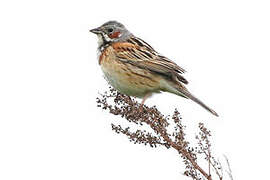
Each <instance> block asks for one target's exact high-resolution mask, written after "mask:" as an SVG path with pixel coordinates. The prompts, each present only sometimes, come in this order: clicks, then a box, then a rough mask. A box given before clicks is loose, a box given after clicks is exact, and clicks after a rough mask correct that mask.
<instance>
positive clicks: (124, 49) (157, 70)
mask: <svg viewBox="0 0 270 180" xmlns="http://www.w3.org/2000/svg"><path fill="white" fill-rule="evenodd" d="M89 31H90V32H92V33H94V34H96V35H97V37H98V64H99V65H100V66H101V69H102V71H103V73H104V77H105V79H106V80H107V81H108V83H109V84H110V85H111V86H112V87H113V88H115V89H116V90H117V91H119V92H120V93H122V94H125V95H128V96H133V97H138V98H142V102H141V105H143V104H144V102H145V100H146V99H147V98H149V97H150V96H151V95H152V94H154V93H160V92H169V93H172V94H175V95H178V96H181V97H183V98H186V99H191V100H192V101H194V102H196V103H197V104H199V105H201V106H202V107H203V108H204V109H206V110H207V111H209V112H210V113H212V114H213V115H215V116H217V117H218V114H217V113H216V112H215V111H214V110H213V109H211V108H209V107H208V106H207V105H205V104H204V103H203V102H202V101H201V100H199V99H198V98H197V97H195V96H194V95H193V94H192V93H190V92H189V90H188V89H187V88H186V87H185V86H186V85H187V84H188V81H187V80H186V79H185V78H184V76H183V74H184V73H185V72H186V71H185V70H184V69H183V68H181V67H180V66H178V65H177V64H176V63H175V62H173V61H172V60H170V59H168V58H167V57H165V56H163V55H161V54H160V53H159V52H157V51H156V50H154V48H153V47H152V46H151V45H149V44H148V43H147V42H145V41H144V40H142V39H141V38H138V37H136V36H135V35H133V34H132V33H131V32H130V31H129V30H128V29H127V28H126V27H125V26H124V25H123V24H122V23H120V22H118V21H108V22H106V23H104V24H102V25H101V26H99V27H97V28H94V29H91V30H89Z"/></svg>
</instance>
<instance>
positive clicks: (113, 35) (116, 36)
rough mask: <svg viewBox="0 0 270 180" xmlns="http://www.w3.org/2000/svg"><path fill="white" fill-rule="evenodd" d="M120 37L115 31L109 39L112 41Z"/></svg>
mask: <svg viewBox="0 0 270 180" xmlns="http://www.w3.org/2000/svg"><path fill="white" fill-rule="evenodd" d="M119 36H120V32H119V31H117V32H114V33H112V34H110V35H109V37H110V38H112V39H114V38H118V37H119Z"/></svg>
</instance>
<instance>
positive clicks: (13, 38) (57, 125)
mask: <svg viewBox="0 0 270 180" xmlns="http://www.w3.org/2000/svg"><path fill="white" fill-rule="evenodd" d="M269 9H270V6H269V4H268V2H267V1H255V0H254V1H248V0H245V1H236V0H227V1H216V0H213V1H208V0H206V1H166V2H158V1H146V0H145V1H140V0H138V1H124V0H122V1H117V0H114V1H101V0H100V1H91V0H85V1H82V0H77V1H75V0H74V1H68V0H65V1H64V0H63V1H60V0H47V1H34V0H32V1H30V0H26V1H15V0H13V1H12V0H10V1H1V3H0V179H1V180H9V179H10V180H11V179H12V180H15V179H16V180H19V179H27V180H37V179H39V180H40V179H44V180H45V179H46V180H47V179H51V180H54V179H55V180H61V179H63V180H68V179H74V180H75V179H80V180H86V179H87V180H89V179H119V180H125V179H130V180H135V179H136V180H137V179H156V180H159V179H160V180H164V179H170V180H177V179H185V177H183V176H182V175H181V173H182V172H183V170H184V169H183V165H182V163H181V160H180V158H179V156H178V154H177V153H176V151H174V150H166V149H164V148H162V147H160V148H157V149H151V148H147V147H144V146H143V145H134V144H132V143H130V142H129V141H128V140H127V139H126V138H125V137H123V136H120V135H116V134H114V133H113V132H112V131H111V129H110V123H111V122H114V123H116V124H117V122H119V121H120V120H119V118H117V117H113V116H110V115H109V114H108V113H107V112H103V111H101V110H100V109H98V108H97V107H96V103H95V101H96V97H97V96H98V92H103V91H104V90H106V87H107V84H106V82H105V80H104V79H103V75H102V72H101V70H100V67H99V65H98V63H97V58H96V48H97V38H96V37H95V35H94V34H90V33H89V32H88V30H89V29H91V28H94V27H97V26H99V25H101V24H103V23H104V22H106V21H108V20H118V21H120V22H122V23H123V24H125V25H126V27H127V28H128V29H129V30H130V31H131V32H132V33H133V34H135V35H137V36H139V37H141V38H142V39H144V40H145V41H147V42H148V43H150V44H151V45H152V46H153V47H154V48H155V49H156V50H157V51H159V52H160V53H162V54H163V55H165V56H167V57H169V58H171V59H172V60H174V61H175V62H177V63H178V64H179V65H180V66H182V67H184V68H185V69H186V70H187V71H188V73H187V74H186V75H185V77H186V78H187V79H188V80H189V81H190V84H189V86H188V87H189V89H190V91H191V92H193V93H194V94H195V95H196V96H198V97H200V99H202V100H203V101H205V102H206V104H208V105H209V106H211V107H212V108H213V109H215V110H216V111H217V112H218V113H219V114H220V117H219V118H215V117H213V116H212V115H211V114H209V113H208V112H207V111H205V110H204V109H202V108H201V107H199V106H198V105H196V104H195V103H192V102H191V101H188V100H185V99H183V98H180V97H177V96H175V95H171V94H167V93H163V94H159V95H156V96H153V97H152V98H151V99H149V100H148V101H147V102H146V104H148V105H154V104H157V105H158V107H159V108H160V109H161V110H162V111H163V112H165V113H167V114H170V113H171V112H172V111H173V110H174V108H176V107H177V108H178V109H179V110H180V111H181V113H182V117H183V119H184V123H185V124H187V125H188V126H189V127H190V130H189V131H188V133H189V134H190V135H191V137H192V136H193V135H195V130H196V126H197V123H198V122H200V121H201V122H204V123H205V124H206V125H207V126H208V127H209V128H210V129H211V130H212V131H213V141H214V147H215V152H216V153H217V154H218V156H219V157H221V158H222V155H223V154H225V155H227V156H228V158H229V160H230V163H231V168H232V171H233V175H234V178H235V179H239V180H241V179H268V178H269V175H268V171H269V160H270V159H269V151H270V148H269V120H270V117H269V90H270V88H269V76H270V73H269V67H270V66H269V60H270V51H269V50H270V35H269V34H270V33H269V32H270V11H269ZM165 102H166V103H165Z"/></svg>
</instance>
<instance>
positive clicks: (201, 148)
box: [97, 88, 231, 180]
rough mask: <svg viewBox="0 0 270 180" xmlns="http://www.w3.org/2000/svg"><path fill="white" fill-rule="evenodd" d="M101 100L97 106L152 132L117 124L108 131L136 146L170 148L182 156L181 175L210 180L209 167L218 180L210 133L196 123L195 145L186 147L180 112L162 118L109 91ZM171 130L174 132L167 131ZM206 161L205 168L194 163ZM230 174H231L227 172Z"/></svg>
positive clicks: (202, 125) (146, 107)
mask: <svg viewBox="0 0 270 180" xmlns="http://www.w3.org/2000/svg"><path fill="white" fill-rule="evenodd" d="M101 96H102V97H101V98H97V104H98V107H101V108H102V109H104V110H108V111H109V112H110V113H111V114H113V115H119V116H121V117H122V118H124V119H126V120H127V121H128V122H130V123H134V124H135V125H136V126H139V127H140V126H144V125H148V126H149V127H150V128H151V129H152V130H153V131H154V133H152V132H147V131H146V130H141V129H137V130H136V131H134V132H132V131H131V129H130V127H127V128H122V126H120V125H114V124H112V130H113V131H115V132H116V133H121V134H124V135H125V136H127V137H128V138H129V139H130V141H132V142H134V143H135V144H136V143H139V144H145V145H150V147H157V146H158V145H160V146H165V147H166V148H170V147H172V148H174V149H175V150H176V151H177V152H178V153H179V154H180V155H181V157H182V159H183V162H184V164H185V168H186V171H185V173H184V174H185V175H186V176H189V177H191V178H193V179H196V180H201V179H207V180H212V179H213V177H212V175H211V168H212V167H213V169H214V170H215V174H216V176H214V177H218V178H219V179H220V180H222V179H223V177H222V176H223V174H222V172H219V171H220V170H221V169H222V167H221V165H220V163H219V162H218V161H216V160H215V158H214V157H213V156H212V153H211V143H210V141H209V137H210V136H211V134H210V131H209V130H208V129H207V128H206V127H205V126H204V124H203V123H199V129H200V132H199V135H197V136H196V139H197V140H198V144H197V145H196V146H195V147H191V146H189V144H190V142H189V141H188V140H187V139H186V137H185V126H184V125H183V124H182V120H181V117H180V113H179V112H178V111H177V110H175V111H174V114H173V116H172V117H171V118H170V119H169V116H165V115H163V114H162V113H161V112H160V111H159V110H158V109H157V108H156V107H155V106H154V107H148V106H146V105H143V104H139V103H138V102H137V101H136V100H134V99H133V98H130V97H129V96H126V95H123V94H120V93H118V92H117V91H115V90H114V89H112V88H111V89H110V91H109V92H106V93H105V94H104V95H102V94H101ZM110 98H113V104H110V103H108V99H110ZM170 127H173V128H174V130H173V132H172V130H170ZM202 156H203V157H204V158H203V159H205V160H207V162H208V172H207V168H205V170H204V169H203V166H201V165H199V164H198V157H200V158H201V157H202ZM228 174H231V171H230V172H229V173H228Z"/></svg>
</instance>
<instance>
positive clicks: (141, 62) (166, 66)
mask: <svg viewBox="0 0 270 180" xmlns="http://www.w3.org/2000/svg"><path fill="white" fill-rule="evenodd" d="M112 47H113V48H114V50H115V55H116V56H117V57H118V59H119V60H121V61H122V62H125V63H129V64H132V65H134V66H137V67H140V68H144V69H148V70H150V71H152V72H155V73H158V74H161V75H165V76H167V77H170V78H172V80H178V81H181V82H182V83H184V84H188V81H187V80H186V79H185V78H184V77H183V76H182V75H181V74H182V73H184V72H185V70H184V69H183V68H181V67H179V66H178V65H177V64H176V63H174V62H173V61H171V60H169V59H168V58H166V57H164V56H161V55H160V54H158V53H157V52H156V51H155V50H154V49H153V48H152V47H151V46H150V45H149V44H147V43H145V42H144V41H142V40H141V39H139V38H134V37H133V38H131V39H129V40H128V41H127V42H125V43H123V42H121V43H113V44H112ZM175 77H176V78H175Z"/></svg>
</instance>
